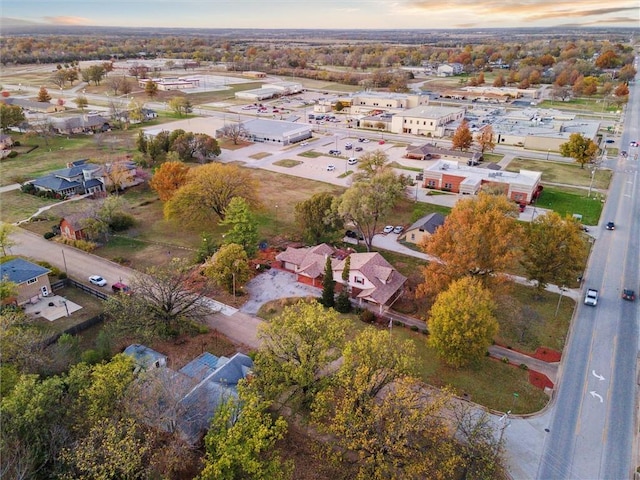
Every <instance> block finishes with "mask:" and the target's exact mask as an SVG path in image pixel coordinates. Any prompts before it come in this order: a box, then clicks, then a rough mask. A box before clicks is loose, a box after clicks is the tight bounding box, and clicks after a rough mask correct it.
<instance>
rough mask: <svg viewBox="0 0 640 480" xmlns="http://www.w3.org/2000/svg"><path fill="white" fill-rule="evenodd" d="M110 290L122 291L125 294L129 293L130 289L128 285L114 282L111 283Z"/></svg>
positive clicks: (114, 291)
mask: <svg viewBox="0 0 640 480" xmlns="http://www.w3.org/2000/svg"><path fill="white" fill-rule="evenodd" d="M111 290H113V293H124V294H125V295H130V294H131V289H130V288H129V285H125V284H124V283H122V282H116V283H114V284H113V285H111Z"/></svg>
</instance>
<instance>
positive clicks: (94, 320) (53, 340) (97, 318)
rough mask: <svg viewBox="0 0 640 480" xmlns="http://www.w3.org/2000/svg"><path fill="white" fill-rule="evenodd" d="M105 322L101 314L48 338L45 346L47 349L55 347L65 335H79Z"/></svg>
mask: <svg viewBox="0 0 640 480" xmlns="http://www.w3.org/2000/svg"><path fill="white" fill-rule="evenodd" d="M103 321H104V315H103V314H102V313H101V314H100V315H96V316H95V317H92V318H90V319H88V320H85V321H84V322H82V323H78V324H77V325H73V326H72V327H69V328H67V329H65V330H64V331H62V332H60V333H56V334H55V335H53V336H51V337H49V338H47V339H46V340H45V341H44V344H45V346H46V347H48V346H49V345H53V344H54V343H56V342H57V341H58V339H59V338H60V337H61V336H62V335H64V334H65V333H68V334H69V335H77V334H79V333H80V332H82V331H84V330H86V329H87V328H90V327H93V326H94V325H97V324H98V323H101V322H103Z"/></svg>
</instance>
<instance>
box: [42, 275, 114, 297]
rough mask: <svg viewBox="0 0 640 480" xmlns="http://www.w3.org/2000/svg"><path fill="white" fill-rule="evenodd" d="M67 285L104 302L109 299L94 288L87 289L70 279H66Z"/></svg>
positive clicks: (87, 287) (82, 284)
mask: <svg viewBox="0 0 640 480" xmlns="http://www.w3.org/2000/svg"><path fill="white" fill-rule="evenodd" d="M67 282H68V284H67V285H70V286H72V287H75V288H77V289H79V290H82V291H83V292H85V293H88V294H89V295H93V296H94V297H97V298H99V299H100V300H106V299H107V298H109V295H107V294H106V293H104V292H100V291H99V290H96V289H95V288H92V287H89V286H87V285H85V284H84V283H80V282H76V281H75V280H72V279H70V278H68V279H67ZM51 288H52V289H53V285H51Z"/></svg>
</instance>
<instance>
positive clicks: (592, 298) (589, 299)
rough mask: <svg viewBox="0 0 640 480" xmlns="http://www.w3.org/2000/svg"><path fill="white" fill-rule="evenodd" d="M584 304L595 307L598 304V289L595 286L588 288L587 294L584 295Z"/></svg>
mask: <svg viewBox="0 0 640 480" xmlns="http://www.w3.org/2000/svg"><path fill="white" fill-rule="evenodd" d="M584 304H585V305H589V306H591V307H595V306H596V305H597V304H598V290H596V289H595V288H588V289H587V294H586V295H585V297H584Z"/></svg>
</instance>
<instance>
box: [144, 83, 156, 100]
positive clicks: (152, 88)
mask: <svg viewBox="0 0 640 480" xmlns="http://www.w3.org/2000/svg"><path fill="white" fill-rule="evenodd" d="M144 93H145V95H146V96H147V97H149V98H151V99H153V98H154V97H155V96H156V95H158V84H157V83H156V82H154V81H153V80H149V81H148V82H146V83H145V84H144Z"/></svg>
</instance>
